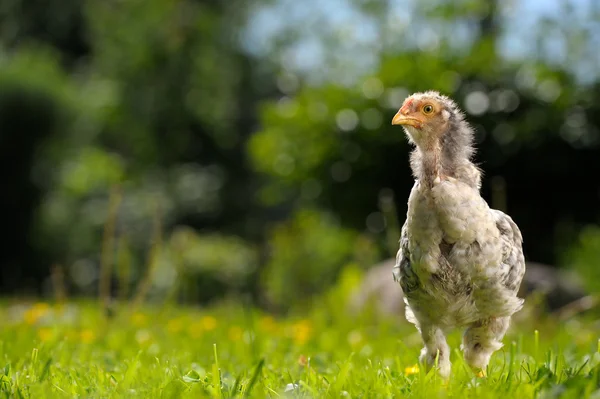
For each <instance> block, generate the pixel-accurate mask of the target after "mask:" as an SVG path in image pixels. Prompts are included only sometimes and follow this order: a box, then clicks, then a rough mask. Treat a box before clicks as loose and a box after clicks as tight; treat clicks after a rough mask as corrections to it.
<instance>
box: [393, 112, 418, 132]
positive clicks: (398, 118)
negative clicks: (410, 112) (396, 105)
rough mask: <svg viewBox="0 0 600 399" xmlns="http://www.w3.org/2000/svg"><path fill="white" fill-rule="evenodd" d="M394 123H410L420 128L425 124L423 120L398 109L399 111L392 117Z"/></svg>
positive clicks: (409, 124)
mask: <svg viewBox="0 0 600 399" xmlns="http://www.w3.org/2000/svg"><path fill="white" fill-rule="evenodd" d="M392 125H408V126H413V127H416V128H417V129H420V128H421V127H422V126H423V122H421V121H420V120H418V119H417V118H411V117H410V116H406V115H404V114H402V113H401V112H400V111H398V113H397V114H396V115H394V118H393V119H392Z"/></svg>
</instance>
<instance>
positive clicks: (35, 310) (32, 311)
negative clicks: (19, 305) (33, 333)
mask: <svg viewBox="0 0 600 399" xmlns="http://www.w3.org/2000/svg"><path fill="white" fill-rule="evenodd" d="M49 309H50V306H49V305H48V304H47V303H44V302H39V303H36V304H35V305H33V306H32V307H30V308H29V309H27V311H26V312H25V314H24V315H23V319H24V320H25V323H27V324H30V325H31V324H35V323H37V321H38V320H39V319H40V318H42V317H43V316H44V315H45V314H46V313H48V310H49Z"/></svg>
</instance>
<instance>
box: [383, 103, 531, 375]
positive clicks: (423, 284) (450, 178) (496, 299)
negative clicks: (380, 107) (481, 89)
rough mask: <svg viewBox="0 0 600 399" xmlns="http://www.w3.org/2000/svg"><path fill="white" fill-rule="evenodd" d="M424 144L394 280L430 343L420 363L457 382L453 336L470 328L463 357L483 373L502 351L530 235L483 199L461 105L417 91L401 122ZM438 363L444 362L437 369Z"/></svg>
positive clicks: (414, 161) (415, 156)
mask: <svg viewBox="0 0 600 399" xmlns="http://www.w3.org/2000/svg"><path fill="white" fill-rule="evenodd" d="M392 124H393V125H402V126H403V127H404V130H405V132H406V134H407V136H408V140H409V141H410V142H411V143H412V144H413V145H414V146H415V148H414V150H413V152H412V154H411V160H410V165H411V169H412V171H413V175H414V178H415V184H414V186H413V188H412V191H411V193H410V197H409V200H408V212H407V215H406V222H405V223H404V226H403V227H402V234H401V238H400V250H399V251H398V254H397V257H396V264H395V266H394V273H393V274H394V279H395V280H396V281H399V282H400V285H401V287H402V289H403V292H404V300H405V302H406V305H407V306H406V318H407V320H408V321H410V322H412V323H414V324H415V326H416V327H417V329H418V330H419V332H420V333H421V337H422V339H423V344H424V348H423V350H422V351H421V356H420V361H421V362H422V363H424V365H425V366H426V369H427V370H429V369H430V368H431V367H432V366H433V365H435V364H437V367H438V371H439V373H440V375H441V376H442V377H445V378H447V377H448V376H449V375H450V371H451V364H450V349H449V347H448V344H447V342H446V334H447V332H448V331H449V330H451V329H453V328H466V330H465V332H464V335H463V343H462V350H463V352H464V359H465V361H466V363H467V364H469V365H470V366H471V367H472V368H473V370H474V371H475V372H477V373H484V372H485V369H486V367H487V365H488V363H489V361H490V357H491V356H492V354H493V353H494V351H496V350H498V349H500V348H501V347H502V339H503V337H504V334H505V333H506V330H507V329H508V326H509V323H510V318H511V316H512V315H513V314H514V313H515V312H517V311H519V310H520V309H521V307H522V306H523V300H522V299H520V298H518V297H517V292H518V290H519V286H520V285H521V280H522V279H523V275H524V273H525V259H524V256H523V249H522V242H523V239H522V236H521V232H520V230H519V228H518V227H517V225H516V224H515V223H514V222H513V220H512V219H511V218H510V217H509V216H508V215H506V214H504V213H503V212H501V211H498V210H494V209H490V207H489V206H488V204H487V203H486V202H485V200H484V199H483V198H482V197H481V195H480V193H479V189H480V186H481V172H480V170H479V169H478V168H477V167H476V166H475V165H474V164H473V162H472V161H471V158H472V156H473V152H474V149H473V145H472V142H473V130H472V129H471V127H470V126H469V124H468V123H467V122H466V121H465V118H464V115H463V113H462V112H461V111H460V110H459V108H458V107H457V105H456V104H455V103H454V101H452V100H451V99H449V98H448V97H446V96H443V95H440V94H439V93H437V92H433V91H429V92H425V93H415V94H413V95H411V96H410V97H408V98H407V99H406V100H405V101H404V104H403V105H402V108H400V110H399V111H398V113H397V114H396V115H395V116H394V118H393V120H392ZM436 362H437V363H436Z"/></svg>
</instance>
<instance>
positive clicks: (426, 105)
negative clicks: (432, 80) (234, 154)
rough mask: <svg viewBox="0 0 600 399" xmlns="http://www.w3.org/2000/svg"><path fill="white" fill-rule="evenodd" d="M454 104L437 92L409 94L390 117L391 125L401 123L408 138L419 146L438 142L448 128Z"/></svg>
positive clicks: (454, 109) (454, 107)
mask: <svg viewBox="0 0 600 399" xmlns="http://www.w3.org/2000/svg"><path fill="white" fill-rule="evenodd" d="M456 111H457V109H456V105H455V104H454V102H453V101H452V100H450V99H449V98H448V97H445V96H442V95H440V94H439V93H437V92H433V91H429V92H425V93H415V94H413V95H411V96H409V97H408V98H407V99H406V100H405V101H404V104H402V107H401V108H400V110H399V111H398V113H396V115H395V116H394V119H392V125H403V126H404V129H405V130H406V133H407V135H408V136H409V138H410V139H411V140H412V141H413V142H414V143H415V144H416V145H417V146H419V147H428V146H430V145H433V143H435V142H439V140H440V139H441V138H442V136H443V135H444V134H445V133H446V132H447V131H448V130H449V127H450V124H451V122H452V121H451V120H452V119H453V118H452V117H453V116H454V115H455V113H456Z"/></svg>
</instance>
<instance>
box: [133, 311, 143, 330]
mask: <svg viewBox="0 0 600 399" xmlns="http://www.w3.org/2000/svg"><path fill="white" fill-rule="evenodd" d="M131 322H132V323H133V325H134V326H136V327H143V326H144V325H145V324H146V315H144V314H143V313H139V312H138V313H134V314H133V316H131Z"/></svg>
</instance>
